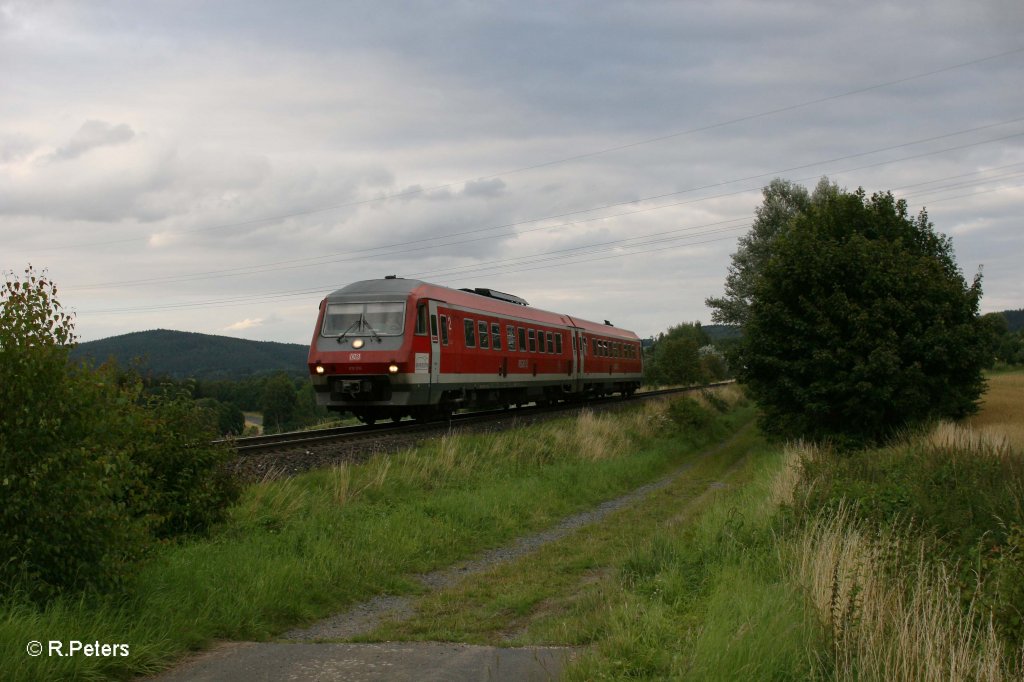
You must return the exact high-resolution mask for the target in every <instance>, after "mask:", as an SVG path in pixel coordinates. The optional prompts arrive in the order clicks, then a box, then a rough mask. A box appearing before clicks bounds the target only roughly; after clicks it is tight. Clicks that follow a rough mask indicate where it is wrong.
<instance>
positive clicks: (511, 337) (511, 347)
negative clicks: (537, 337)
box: [505, 324, 516, 351]
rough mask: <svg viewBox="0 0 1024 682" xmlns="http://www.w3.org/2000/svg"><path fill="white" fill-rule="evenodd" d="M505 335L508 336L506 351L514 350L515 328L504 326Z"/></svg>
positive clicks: (508, 325)
mask: <svg viewBox="0 0 1024 682" xmlns="http://www.w3.org/2000/svg"><path fill="white" fill-rule="evenodd" d="M505 333H506V334H507V335H508V349H509V350H510V351H512V350H515V349H516V328H515V327H513V326H512V325H510V324H507V325H505Z"/></svg>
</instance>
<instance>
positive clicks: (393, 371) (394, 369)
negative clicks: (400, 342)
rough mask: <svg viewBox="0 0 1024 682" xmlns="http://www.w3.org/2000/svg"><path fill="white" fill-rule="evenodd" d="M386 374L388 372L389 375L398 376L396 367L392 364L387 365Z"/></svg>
mask: <svg viewBox="0 0 1024 682" xmlns="http://www.w3.org/2000/svg"><path fill="white" fill-rule="evenodd" d="M388 372H390V373H391V374H398V365H396V364H394V363H392V364H390V365H388Z"/></svg>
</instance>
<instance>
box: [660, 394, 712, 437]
mask: <svg viewBox="0 0 1024 682" xmlns="http://www.w3.org/2000/svg"><path fill="white" fill-rule="evenodd" d="M668 417H669V419H671V420H672V423H674V424H675V425H676V426H678V427H680V428H682V429H686V430H690V431H702V430H704V429H706V428H708V427H710V426H711V425H712V423H713V422H714V421H715V418H714V416H713V415H712V414H711V412H709V411H708V409H707V408H705V407H704V406H703V405H701V404H700V403H698V402H697V401H696V400H694V399H693V398H687V397H683V398H680V399H678V400H674V401H672V403H670V404H669V407H668Z"/></svg>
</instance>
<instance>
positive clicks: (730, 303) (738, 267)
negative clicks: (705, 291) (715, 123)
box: [705, 178, 839, 326]
mask: <svg viewBox="0 0 1024 682" xmlns="http://www.w3.org/2000/svg"><path fill="white" fill-rule="evenodd" d="M838 192H839V188H838V187H837V186H836V185H835V184H834V183H832V182H830V181H829V180H828V179H827V178H822V179H821V181H820V182H819V183H818V186H817V187H816V188H815V189H814V192H813V194H812V193H809V192H808V191H807V189H806V188H804V187H803V186H802V185H798V184H796V183H794V182H790V181H789V180H783V179H781V178H775V179H774V180H772V181H771V182H770V183H768V186H767V187H765V188H764V189H763V190H762V191H761V195H762V197H763V199H762V202H761V205H760V206H758V207H757V208H756V209H755V210H754V222H753V224H752V225H751V227H750V232H748V233H747V234H746V235H744V236H743V237H740V240H739V248H738V249H737V250H736V253H734V254H733V255H732V263H731V264H730V265H729V273H728V275H726V278H725V295H724V296H719V297H711V298H708V299H707V301H705V302H706V303H707V305H708V307H709V308H711V310H712V315H711V318H712V320H713V321H715V322H718V323H721V324H735V325H740V326H742V325H743V324H745V323H746V321H747V315H748V311H749V309H750V298H751V296H752V295H753V291H754V285H755V283H756V282H757V277H758V275H759V274H760V272H761V269H762V267H763V266H764V264H765V262H766V261H767V260H768V258H769V256H770V255H771V251H772V244H773V243H774V241H775V239H776V238H777V237H779V236H780V235H781V234H783V233H784V232H785V231H786V229H787V228H788V227H789V225H790V224H791V223H792V221H793V219H794V218H795V217H796V216H798V215H800V214H802V213H804V212H805V211H807V210H808V209H810V207H811V206H812V205H816V204H818V205H820V204H821V203H823V202H824V201H826V200H827V199H828V198H829V197H833V196H835V195H837V194H838Z"/></svg>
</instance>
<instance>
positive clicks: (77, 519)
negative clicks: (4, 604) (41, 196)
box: [0, 267, 236, 601]
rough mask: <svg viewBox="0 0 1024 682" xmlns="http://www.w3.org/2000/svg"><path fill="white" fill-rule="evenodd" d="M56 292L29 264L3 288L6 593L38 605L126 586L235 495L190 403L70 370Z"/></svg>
mask: <svg viewBox="0 0 1024 682" xmlns="http://www.w3.org/2000/svg"><path fill="white" fill-rule="evenodd" d="M56 293H57V288H56V286H54V285H53V283H52V282H50V281H49V280H48V279H47V278H46V276H45V274H44V275H39V274H37V273H36V272H35V271H34V270H33V269H32V268H31V267H29V269H27V270H26V272H25V278H24V280H19V279H11V278H8V279H7V281H6V282H5V284H4V287H3V289H2V290H0V405H3V409H2V410H0V489H2V490H3V504H0V587H2V588H3V589H4V590H5V591H6V590H20V591H22V592H24V593H26V594H27V595H28V596H30V597H31V598H33V599H36V600H40V601H44V600H46V599H48V598H49V597H51V596H53V595H55V594H57V593H59V592H62V591H65V590H85V589H95V590H110V589H114V588H116V587H117V586H119V585H120V584H122V583H123V582H125V580H127V578H128V577H129V576H130V575H131V574H132V572H133V569H134V567H135V564H136V561H137V560H138V559H139V558H140V557H141V556H142V555H143V554H144V552H145V550H146V548H147V547H148V545H149V544H150V543H151V541H152V539H153V538H154V537H161V538H163V537H168V536H171V535H174V534H178V533H192V532H198V531H202V530H204V529H206V528H208V527H209V525H210V524H211V523H213V522H214V521H216V520H217V519H218V518H219V517H220V515H221V514H222V513H223V510H224V508H225V507H226V505H227V504H228V503H229V502H230V501H231V500H232V499H233V498H234V495H235V492H236V491H235V490H234V488H233V486H232V484H231V482H230V480H229V479H228V478H227V476H226V474H225V472H224V471H223V463H224V462H225V460H226V458H228V457H230V452H229V451H226V450H225V449H224V448H216V447H213V446H211V445H209V441H210V439H211V438H212V437H213V436H214V435H215V431H214V430H213V429H211V428H210V421H209V419H208V413H206V412H205V411H204V410H202V409H201V408H199V407H198V406H196V405H195V404H194V403H193V401H192V400H191V399H189V398H188V397H187V395H185V394H173V395H171V394H168V395H160V396H155V397H150V398H146V399H144V398H143V397H142V382H141V380H140V379H139V378H138V377H137V376H136V375H132V374H125V373H123V372H120V371H119V370H118V369H117V368H116V367H114V366H112V365H111V366H104V367H101V368H99V369H91V368H88V367H85V366H78V367H73V366H69V364H68V353H69V350H70V347H71V345H72V344H73V342H74V332H73V321H72V319H71V317H70V316H68V315H67V314H65V313H64V312H63V311H62V310H61V307H60V304H59V303H58V302H57V299H56Z"/></svg>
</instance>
